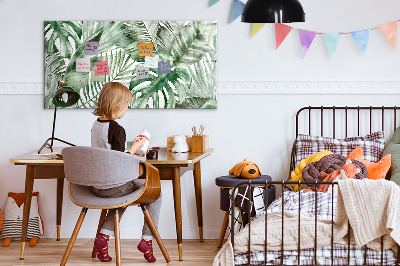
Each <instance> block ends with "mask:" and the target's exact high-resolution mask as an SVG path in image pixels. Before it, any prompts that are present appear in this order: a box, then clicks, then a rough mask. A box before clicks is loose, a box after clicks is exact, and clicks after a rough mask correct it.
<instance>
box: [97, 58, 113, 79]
mask: <svg viewBox="0 0 400 266" xmlns="http://www.w3.org/2000/svg"><path fill="white" fill-rule="evenodd" d="M94 66H95V67H96V71H95V75H96V76H99V75H108V74H110V73H109V70H108V60H104V61H100V62H95V63H94Z"/></svg>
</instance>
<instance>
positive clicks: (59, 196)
mask: <svg viewBox="0 0 400 266" xmlns="http://www.w3.org/2000/svg"><path fill="white" fill-rule="evenodd" d="M63 192H64V178H57V241H60V231H61V216H62V203H63Z"/></svg>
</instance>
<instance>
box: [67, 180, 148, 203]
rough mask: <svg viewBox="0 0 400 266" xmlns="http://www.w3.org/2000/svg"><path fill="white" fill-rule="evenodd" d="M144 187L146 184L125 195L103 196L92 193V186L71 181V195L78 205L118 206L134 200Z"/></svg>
mask: <svg viewBox="0 0 400 266" xmlns="http://www.w3.org/2000/svg"><path fill="white" fill-rule="evenodd" d="M144 181H145V180H139V179H138V180H135V182H142V183H144ZM143 188H144V186H143V187H142V188H140V189H138V190H136V191H134V192H132V193H131V194H128V195H126V196H123V197H117V198H101V197H97V196H96V195H94V194H93V193H92V187H89V186H82V185H77V184H73V183H70V193H71V194H70V195H71V198H72V199H73V200H74V201H75V202H76V203H77V204H78V205H81V206H91V208H105V207H110V206H118V205H121V204H124V203H127V202H129V201H132V200H134V199H135V198H136V197H137V196H139V194H140V193H142V191H143Z"/></svg>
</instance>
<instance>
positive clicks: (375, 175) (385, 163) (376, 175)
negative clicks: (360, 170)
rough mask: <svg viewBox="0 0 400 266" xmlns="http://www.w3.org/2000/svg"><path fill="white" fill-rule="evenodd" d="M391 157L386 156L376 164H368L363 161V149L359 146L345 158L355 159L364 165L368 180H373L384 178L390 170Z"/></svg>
mask: <svg viewBox="0 0 400 266" xmlns="http://www.w3.org/2000/svg"><path fill="white" fill-rule="evenodd" d="M391 157H392V156H391V155H390V154H387V155H385V157H383V158H382V159H381V160H380V161H379V162H377V163H373V162H369V161H367V160H364V159H363V149H362V148H361V146H358V147H357V148H355V149H354V150H353V151H352V152H350V154H349V155H348V156H347V158H349V159H355V160H358V161H360V162H362V163H363V164H365V166H366V167H367V170H368V179H375V180H378V179H383V178H385V176H386V174H387V172H388V171H389V168H390V164H391V163H390V162H391Z"/></svg>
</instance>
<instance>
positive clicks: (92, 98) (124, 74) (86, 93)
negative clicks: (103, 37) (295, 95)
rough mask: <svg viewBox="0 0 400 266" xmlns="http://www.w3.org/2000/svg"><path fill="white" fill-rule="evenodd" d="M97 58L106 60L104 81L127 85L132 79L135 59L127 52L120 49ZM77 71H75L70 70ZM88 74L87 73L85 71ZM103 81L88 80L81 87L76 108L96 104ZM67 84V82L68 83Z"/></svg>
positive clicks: (91, 106)
mask: <svg viewBox="0 0 400 266" xmlns="http://www.w3.org/2000/svg"><path fill="white" fill-rule="evenodd" d="M98 60H101V61H103V60H107V61H108V68H109V73H110V74H109V75H106V77H105V82H114V81H116V82H120V83H122V84H124V85H125V86H129V83H130V81H131V79H132V74H133V72H134V71H135V61H134V60H132V58H131V57H130V55H129V54H126V53H125V52H124V51H122V50H121V49H119V50H115V51H114V52H113V51H111V52H110V53H109V54H106V55H105V56H104V57H98ZM71 73H77V72H71ZM85 74H87V75H89V73H85ZM105 82H98V81H88V82H87V83H85V86H84V87H82V88H81V90H80V95H81V99H80V100H79V102H78V106H77V107H78V108H80V107H85V108H94V107H95V106H96V105H97V99H98V95H99V94H100V91H101V88H102V87H103V85H104V84H105ZM68 84H69V83H68Z"/></svg>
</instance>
